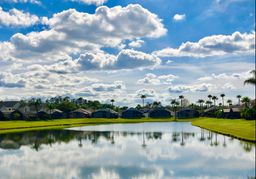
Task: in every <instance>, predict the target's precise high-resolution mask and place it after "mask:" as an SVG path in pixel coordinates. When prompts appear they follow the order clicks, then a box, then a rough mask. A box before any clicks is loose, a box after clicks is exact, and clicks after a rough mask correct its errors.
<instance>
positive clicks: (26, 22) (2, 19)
mask: <svg viewBox="0 0 256 179" xmlns="http://www.w3.org/2000/svg"><path fill="white" fill-rule="evenodd" d="M39 21H40V19H39V18H38V17H37V16H36V15H31V14H30V13H28V12H27V13H26V12H23V11H20V10H18V9H11V10H9V11H4V10H3V9H2V7H0V25H4V26H11V27H14V26H20V27H29V26H32V25H34V24H36V23H38V22H39Z"/></svg>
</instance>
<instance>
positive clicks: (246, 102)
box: [241, 96, 250, 107]
mask: <svg viewBox="0 0 256 179" xmlns="http://www.w3.org/2000/svg"><path fill="white" fill-rule="evenodd" d="M241 102H242V103H244V105H245V107H248V103H249V102H250V98H249V97H247V96H245V97H243V98H242V100H241Z"/></svg>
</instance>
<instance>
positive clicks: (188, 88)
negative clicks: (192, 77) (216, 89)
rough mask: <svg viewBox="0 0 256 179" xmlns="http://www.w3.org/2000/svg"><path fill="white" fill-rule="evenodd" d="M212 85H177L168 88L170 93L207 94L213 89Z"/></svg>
mask: <svg viewBox="0 0 256 179" xmlns="http://www.w3.org/2000/svg"><path fill="white" fill-rule="evenodd" d="M212 86H213V85H212V84H209V83H202V84H193V85H176V86H171V87H169V88H168V91H169V92H170V93H186V92H207V91H210V90H211V88H212Z"/></svg>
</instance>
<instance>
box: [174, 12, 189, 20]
mask: <svg viewBox="0 0 256 179" xmlns="http://www.w3.org/2000/svg"><path fill="white" fill-rule="evenodd" d="M185 19H186V14H175V15H174V16H173V20H174V21H183V20H185Z"/></svg>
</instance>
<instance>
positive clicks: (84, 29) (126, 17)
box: [48, 4, 167, 46]
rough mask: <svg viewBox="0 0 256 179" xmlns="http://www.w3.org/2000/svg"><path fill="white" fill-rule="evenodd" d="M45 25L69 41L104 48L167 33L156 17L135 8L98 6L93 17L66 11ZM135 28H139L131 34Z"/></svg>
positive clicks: (73, 10)
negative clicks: (64, 35)
mask: <svg viewBox="0 0 256 179" xmlns="http://www.w3.org/2000/svg"><path fill="white" fill-rule="evenodd" d="M63 22H65V23H63ZM124 22H125V23H124ZM48 25H49V26H50V27H51V29H54V30H56V31H58V32H61V33H64V34H66V36H67V37H69V38H70V39H73V40H76V41H80V40H86V41H87V42H90V43H97V44H102V45H108V46H117V45H118V44H120V43H121V41H122V40H124V39H128V40H133V39H135V38H139V37H153V38H156V37H160V36H162V35H164V34H165V33H166V31H167V30H166V29H165V28H164V26H163V24H162V23H161V20H160V19H159V18H158V17H157V15H155V14H153V13H151V12H149V11H148V10H147V9H145V8H143V7H142V6H140V5H138V4H130V5H128V6H126V7H121V6H115V7H113V8H108V7H106V6H101V7H98V8H97V9H96V12H95V14H88V13H83V12H78V11H76V10H75V9H69V10H66V11H63V12H60V13H57V14H55V15H54V16H53V17H52V18H51V19H49V22H48ZM137 27H140V28H139V29H138V30H134V29H137ZM88 34H90V35H89V36H88Z"/></svg>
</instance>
